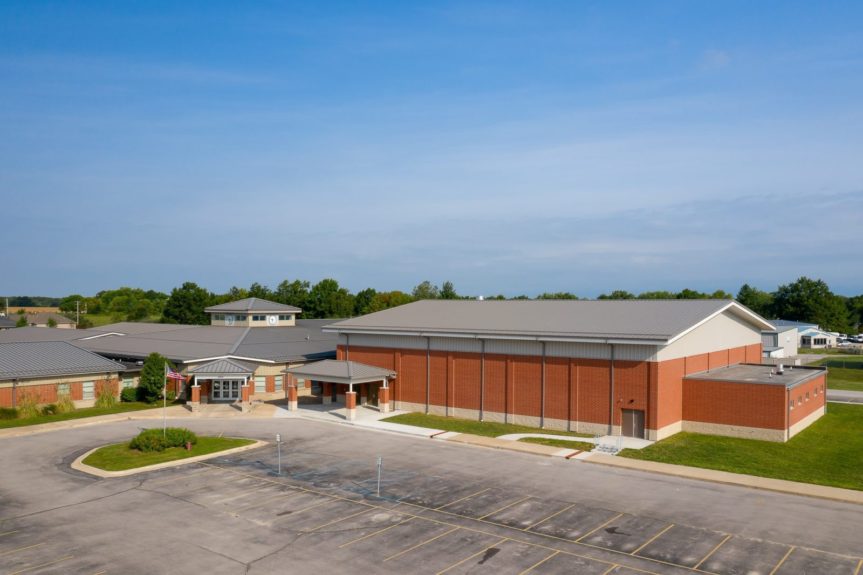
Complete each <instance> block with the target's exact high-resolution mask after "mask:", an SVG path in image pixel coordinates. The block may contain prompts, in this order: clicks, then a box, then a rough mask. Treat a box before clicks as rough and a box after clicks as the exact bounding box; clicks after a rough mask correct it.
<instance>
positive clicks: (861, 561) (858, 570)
mask: <svg viewBox="0 0 863 575" xmlns="http://www.w3.org/2000/svg"><path fill="white" fill-rule="evenodd" d="M861 568H863V559H861V560H860V562H859V563H858V564H857V569H855V570H854V575H860V569H861Z"/></svg>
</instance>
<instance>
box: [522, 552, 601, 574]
mask: <svg viewBox="0 0 863 575" xmlns="http://www.w3.org/2000/svg"><path fill="white" fill-rule="evenodd" d="M611 566H612V563H606V562H603V561H594V560H592V559H587V558H586V557H579V556H576V555H569V554H566V553H558V554H557V555H555V556H554V557H552V558H550V559H548V560H547V561H544V562H542V563H541V564H539V565H537V566H536V567H534V568H533V569H531V570H530V573H531V575H573V574H574V573H577V574H578V575H604V574H606V573H608V569H609V567H611Z"/></svg>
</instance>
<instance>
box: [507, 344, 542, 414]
mask: <svg viewBox="0 0 863 575" xmlns="http://www.w3.org/2000/svg"><path fill="white" fill-rule="evenodd" d="M510 360H511V362H512V378H511V379H512V388H511V395H510V402H509V405H510V411H509V412H510V413H514V414H517V415H530V416H534V417H539V416H540V410H541V409H542V408H541V407H540V406H541V405H542V358H541V357H530V356H517V355H513V356H510Z"/></svg>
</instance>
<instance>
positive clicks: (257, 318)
mask: <svg viewBox="0 0 863 575" xmlns="http://www.w3.org/2000/svg"><path fill="white" fill-rule="evenodd" d="M252 321H267V316H265V315H253V316H252Z"/></svg>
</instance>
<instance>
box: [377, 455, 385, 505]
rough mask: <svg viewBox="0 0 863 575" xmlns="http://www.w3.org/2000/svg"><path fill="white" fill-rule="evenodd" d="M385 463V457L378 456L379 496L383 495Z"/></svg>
mask: <svg viewBox="0 0 863 575" xmlns="http://www.w3.org/2000/svg"><path fill="white" fill-rule="evenodd" d="M383 465H384V458H383V457H378V497H380V496H381V468H382V467H383Z"/></svg>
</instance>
